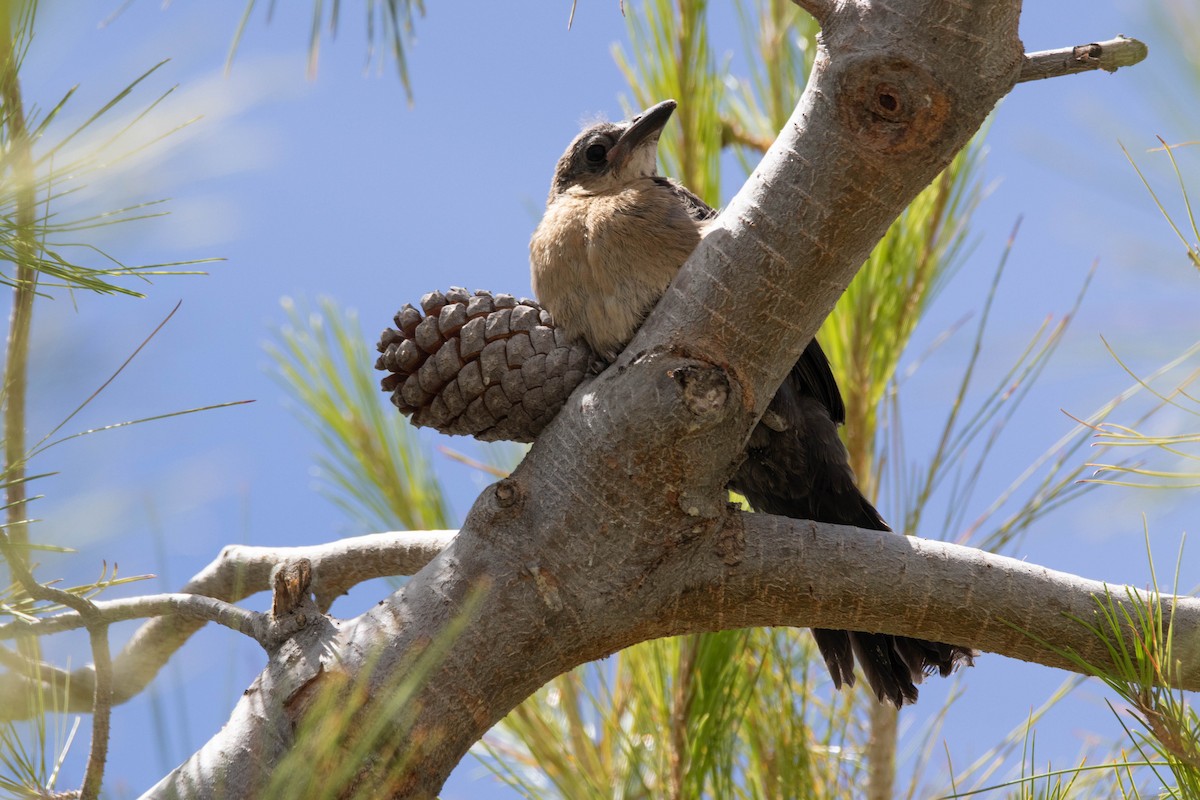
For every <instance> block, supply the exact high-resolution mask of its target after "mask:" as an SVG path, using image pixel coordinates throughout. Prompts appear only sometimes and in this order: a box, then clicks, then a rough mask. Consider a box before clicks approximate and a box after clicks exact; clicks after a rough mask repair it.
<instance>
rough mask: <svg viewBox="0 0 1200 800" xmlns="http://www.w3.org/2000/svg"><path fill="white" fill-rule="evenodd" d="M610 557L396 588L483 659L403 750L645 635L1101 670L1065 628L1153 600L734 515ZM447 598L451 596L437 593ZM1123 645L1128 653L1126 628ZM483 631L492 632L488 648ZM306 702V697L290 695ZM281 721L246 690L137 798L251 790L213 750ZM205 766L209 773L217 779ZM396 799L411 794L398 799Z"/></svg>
mask: <svg viewBox="0 0 1200 800" xmlns="http://www.w3.org/2000/svg"><path fill="white" fill-rule="evenodd" d="M477 510H478V509H477ZM474 513H475V512H473V514H474ZM589 533H593V532H585V531H578V530H576V531H572V532H571V534H570V535H571V536H573V537H586V536H587V535H588V534H589ZM624 544H625V549H626V550H627V551H628V552H627V556H628V559H627V562H626V563H625V564H623V565H622V564H617V563H614V562H612V561H603V560H600V559H597V563H598V564H603V565H604V567H603V568H600V567H597V566H593V568H592V569H591V570H590V573H591V575H590V577H588V576H587V575H584V573H585V572H588V570H587V568H586V565H585V564H580V563H564V562H562V561H560V560H557V559H554V558H553V557H552V556H551V555H550V554H546V555H547V557H546V558H545V559H543V560H542V562H541V563H536V564H521V563H519V562H518V563H514V562H513V558H514V554H513V552H512V551H513V549H514V548H513V547H512V543H511V542H510V541H507V540H506V539H504V538H503V537H498V538H495V539H489V540H488V541H483V540H481V539H480V538H478V537H468V538H463V537H460V538H459V539H457V540H455V541H454V542H453V543H452V544H451V545H450V546H449V547H448V548H447V550H446V551H445V552H444V553H442V554H441V555H440V556H439V557H438V558H437V559H436V560H435V561H434V562H433V563H431V564H430V565H429V567H427V568H426V569H425V570H422V571H421V572H420V573H419V574H418V575H417V576H416V577H414V578H413V581H412V582H411V583H410V585H409V588H408V589H406V590H405V592H413V593H415V594H416V596H417V597H424V596H430V595H429V594H428V593H434V595H435V596H438V597H439V598H440V603H441V605H442V606H443V608H444V613H446V614H447V615H448V616H450V617H454V616H455V615H456V614H457V613H458V612H460V611H461V610H462V606H461V605H460V604H459V603H458V602H457V601H458V600H459V599H461V598H463V597H464V596H465V595H462V594H459V593H458V592H457V591H454V590H453V586H454V585H456V584H461V583H471V584H474V585H475V586H480V585H485V584H486V585H487V586H488V587H489V588H488V589H487V590H486V596H485V597H484V598H483V600H482V601H481V602H480V603H479V604H478V606H477V608H478V610H479V612H478V613H477V615H475V616H474V617H472V618H470V619H463V618H461V617H460V618H458V624H460V625H465V626H467V628H468V630H469V629H470V628H472V627H482V628H485V629H486V630H487V631H488V632H489V633H490V636H489V642H490V646H475V647H464V648H461V649H460V648H458V647H455V648H454V649H453V651H451V652H450V653H448V654H447V655H446V657H445V658H444V659H443V660H442V661H441V663H439V664H437V665H436V667H435V669H434V671H433V674H432V675H431V676H430V678H429V683H430V685H431V686H436V687H438V691H437V692H436V694H437V696H438V697H440V698H442V702H440V703H439V704H438V705H439V712H438V716H437V717H436V719H437V720H438V722H437V723H436V724H430V725H429V726H428V727H423V728H422V729H421V730H422V731H423V732H422V734H421V736H420V737H419V738H422V739H423V740H424V739H425V738H429V739H432V740H436V741H437V742H438V743H439V744H440V745H441V747H439V748H438V750H439V752H441V751H442V750H443V749H444V748H448V749H449V750H450V751H452V752H454V753H457V754H460V753H459V749H460V748H461V750H462V752H465V749H466V748H467V747H469V745H470V744H471V743H472V742H474V741H475V740H476V739H477V738H478V737H479V736H482V735H483V733H484V732H486V731H487V729H488V728H490V727H491V725H492V724H494V723H495V722H496V721H498V719H499V718H500V717H501V716H503V715H504V713H506V712H507V711H508V709H509V708H511V707H513V706H515V705H516V704H517V703H518V702H520V701H521V700H523V699H524V698H525V697H526V696H527V695H528V694H530V693H532V692H533V691H534V690H535V689H537V688H538V687H539V686H541V685H542V684H543V683H544V682H546V681H547V680H549V679H550V678H552V677H554V676H555V675H558V674H561V673H562V672H565V671H567V670H568V669H571V668H572V667H575V666H577V665H578V664H581V663H585V662H586V661H589V660H593V659H596V658H599V657H602V656H604V655H607V654H608V653H612V652H614V651H616V650H619V649H621V648H624V647H627V646H629V645H632V644H634V643H637V642H640V641H645V640H647V639H653V638H658V637H662V636H678V635H684V634H692V633H701V632H704V631H712V630H724V629H730V628H741V627H750V626H770V625H787V626H793V627H807V626H819V627H827V628H837V629H846V628H848V629H853V630H869V631H882V632H886V633H893V634H899V635H905V636H916V637H920V638H926V639H934V640H943V639H949V640H951V641H955V642H959V643H962V644H966V645H971V646H974V647H978V648H980V649H983V650H986V651H989V652H992V653H999V654H1002V655H1006V656H1009V657H1012V658H1019V659H1021V660H1024V661H1031V662H1035V663H1039V664H1044V665H1046V666H1051V667H1056V668H1061V669H1068V670H1076V669H1077V667H1076V666H1075V665H1074V664H1073V663H1072V662H1071V661H1070V660H1069V659H1067V658H1065V657H1063V656H1062V655H1060V654H1059V653H1058V652H1056V651H1054V650H1051V649H1049V648H1048V647H1047V646H1045V645H1044V644H1042V643H1041V642H1039V641H1038V640H1037V639H1034V638H1033V637H1031V636H1030V635H1028V634H1026V633H1024V632H1023V631H1036V632H1037V634H1038V636H1039V637H1040V638H1041V639H1043V640H1047V641H1052V642H1054V643H1055V644H1056V645H1057V646H1058V647H1059V648H1061V649H1064V650H1071V651H1074V652H1076V653H1079V654H1080V655H1081V656H1083V657H1084V658H1085V659H1086V660H1088V661H1089V662H1091V663H1093V664H1097V665H1101V666H1103V665H1108V664H1111V661H1110V656H1109V651H1108V650H1107V649H1106V648H1105V646H1104V644H1103V643H1102V642H1100V641H1099V640H1097V639H1096V637H1095V636H1094V635H1093V634H1092V633H1091V632H1090V631H1089V630H1088V629H1087V628H1086V627H1085V625H1084V624H1082V622H1089V621H1094V620H1095V619H1096V616H1097V605H1096V599H1097V598H1104V597H1106V592H1107V593H1108V594H1109V595H1110V596H1111V597H1112V598H1113V599H1114V601H1115V602H1117V603H1118V604H1126V603H1127V602H1128V601H1127V599H1126V597H1127V595H1126V592H1127V591H1128V592H1132V593H1133V596H1134V597H1136V598H1138V602H1143V603H1149V602H1151V601H1152V599H1153V598H1152V597H1151V596H1150V595H1148V594H1147V593H1145V592H1140V591H1137V590H1134V589H1128V588H1127V587H1109V586H1107V585H1106V584H1104V583H1100V582H1098V581H1090V580H1085V579H1083V578H1079V577H1077V576H1074V575H1070V574H1067V573H1063V572H1057V571H1055V570H1050V569H1046V568H1044V567H1039V566H1037V565H1035V564H1029V563H1026V562H1023V561H1018V560H1016V559H1013V558H1007V557H1004V556H997V555H993V554H990V553H986V552H983V551H979V550H974V549H972V548H968V547H962V546H959V545H954V544H949V543H945V542H935V541H929V540H924V539H918V538H915V537H906V536H898V535H895V534H892V533H888V532H881V531H872V530H864V529H858V528H847V527H843V526H838V525H827V524H821V523H815V522H807V521H800V520H793V519H788V518H785V517H774V516H770V515H766V514H748V513H740V512H739V513H735V514H732V515H731V516H730V517H729V519H728V521H727V523H726V525H725V526H723V527H722V528H720V529H717V530H709V531H705V532H703V533H701V534H699V535H694V536H691V537H687V538H684V539H675V540H672V539H670V538H667V539H666V540H660V541H657V542H652V541H641V542H635V543H630V542H626V543H624ZM620 549H622V548H621V547H619V546H616V547H613V548H612V550H614V551H618V550H620ZM647 551H649V552H647ZM656 551H657V552H659V553H660V555H661V554H663V553H666V554H667V557H664V558H661V559H660V563H659V564H658V565H657V567H656V568H651V569H652V577H648V575H647V573H646V570H647V558H648V556H649V555H650V552H656ZM606 555H610V554H606ZM610 568H612V569H611V570H610ZM535 575H536V577H535ZM581 576H582V577H583V578H584V580H585V581H588V580H590V581H593V582H595V583H596V586H594V587H593V589H596V588H597V587H599V586H604V587H607V590H601V591H592V592H590V593H585V592H579V591H577V587H574V586H572V583H573V582H574V581H576V580H578V579H579V578H580V577H581ZM639 577H640V578H642V579H643V580H640V581H639V580H638V578H639ZM451 581H452V582H451ZM514 587H515V588H516V591H515V592H514V591H513V588H514ZM447 591H451V592H452V593H451V594H444V592H447ZM401 594H403V593H401ZM1162 602H1163V604H1164V605H1166V606H1168V609H1167V611H1164V618H1167V617H1168V613H1167V612H1168V611H1170V612H1173V620H1174V651H1173V652H1174V654H1175V657H1176V659H1177V666H1178V667H1179V671H1178V673H1177V677H1178V685H1179V687H1180V688H1183V689H1188V690H1196V689H1200V599H1196V598H1164V599H1163V600H1162ZM522 609H528V613H531V614H532V615H533V616H534V617H537V618H538V619H539V620H540V622H538V623H530V622H524V621H523V625H524V627H523V628H522V629H521V630H522V631H523V634H522V635H521V636H520V637H515V636H514V635H513V631H512V630H510V629H509V627H508V626H507V625H506V624H505V623H506V620H505V619H504V616H505V615H506V614H507V613H509V612H510V611H511V612H514V613H519V614H520V615H521V616H522V618H524V617H525V615H526V613H527V612H526V611H524V610H522ZM897 609H902V611H900V612H897V611H896V610H897ZM397 610H398V606H397V604H396V603H395V602H389V603H387V604H384V605H383V606H380V607H377V609H376V610H373V611H371V612H368V613H367V614H365V615H363V616H362V617H360V618H359V619H357V620H355V621H352V622H348V623H347V622H343V623H340V624H339V628H340V629H341V630H342V635H341V637H340V638H339V640H338V641H337V642H336V643H335V642H331V641H329V640H326V639H321V640H320V641H321V646H320V654H319V655H317V656H315V657H317V658H319V659H320V663H321V665H322V669H323V670H324V671H326V672H332V671H334V670H345V671H346V672H348V673H349V674H357V673H356V670H360V669H364V668H365V667H366V665H367V664H368V663H369V662H370V663H373V659H375V658H376V657H377V651H376V650H372V648H371V647H369V646H367V643H369V642H379V641H391V640H392V639H393V638H395V637H399V639H400V640H401V641H402V642H408V641H411V640H412V637H413V635H414V634H413V632H412V630H411V629H412V627H413V626H414V624H415V620H412V619H411V618H408V617H401V618H397V617H396V612H397ZM1128 633H1129V636H1130V639H1131V640H1132V637H1133V636H1134V635H1135V633H1136V632H1128ZM497 634H502V635H503V637H504V638H503V641H502V642H501V641H498V640H497V638H496V635H497ZM418 635H419V634H418ZM476 644H478V643H477V642H476ZM387 658H388V656H387V655H385V656H384V659H385V660H386V659H387ZM307 669H308V673H307V674H308V675H309V680H311V681H319V680H320V679H319V677H318V673H319V672H320V671H321V670H318V669H316V668H314V667H313V666H312V665H311V664H310V666H309V667H308V668H307ZM281 675H282V673H281V672H280V671H279V670H278V669H277V668H275V667H273V668H271V669H268V670H267V672H265V673H264V674H263V676H262V677H261V678H260V679H259V680H260V685H259V689H262V690H264V691H265V686H264V685H263V683H262V682H269V681H275V680H282V678H281V677H279V676H281ZM271 676H276V677H271ZM359 677H360V679H361V680H364V681H367V682H368V683H369V685H370V686H371V688H370V690H368V691H367V694H373V693H374V691H375V690H376V687H377V686H382V685H386V684H387V682H388V681H389V680H393V679H394V676H390V675H389V671H388V670H387V669H386V664H383V663H380V664H378V668H377V669H371V670H367V671H365V672H363V673H361V674H360V675H359ZM464 678H465V680H464ZM468 686H469V687H470V688H469V689H468V688H467V687H468ZM292 691H294V689H293V690H292ZM830 691H832V689H831V690H830ZM312 692H313V690H312V688H311V686H310V688H309V690H308V693H309V694H311V693H312ZM464 692H465V694H464ZM297 713H299V712H298V711H297V710H296V709H294V708H293V709H291V710H290V711H285V710H284V709H282V708H279V709H275V710H274V711H273V712H272V711H268V710H264V708H263V701H262V696H261V694H260V693H259V692H250V693H247V696H246V697H245V698H243V700H242V701H241V702H240V703H239V705H238V708H237V709H236V710H235V711H234V714H233V717H232V718H231V721H230V723H229V724H227V725H226V726H225V727H224V728H223V729H222V731H221V732H220V733H219V734H218V735H217V736H216V737H214V739H213V740H211V741H210V742H209V743H208V744H207V745H206V746H205V748H204V749H203V750H201V751H200V752H199V753H197V754H196V755H195V756H193V757H192V759H190V760H189V761H188V762H187V763H185V764H184V765H182V766H181V767H180V768H179V769H178V770H177V771H176V772H175V773H173V774H172V775H170V776H168V777H167V778H165V779H164V780H163V782H161V783H160V784H159V786H158V787H156V788H155V789H154V790H152V791H151V792H149V793H148V795H147V796H148V797H159V796H171V795H170V792H172V791H176V790H180V789H181V787H205V786H208V787H212V786H220V787H221V789H220V791H223V792H227V793H230V794H229V795H227V796H253V794H254V791H255V788H256V786H258V785H259V784H258V783H257V781H259V780H261V779H262V777H263V776H262V775H261V774H257V770H258V769H259V768H260V767H259V764H258V763H257V762H256V763H254V764H251V763H248V762H245V761H241V762H239V763H237V764H231V763H230V762H229V761H228V760H224V759H221V758H217V757H216V755H217V754H218V753H224V754H228V753H236V752H242V751H243V749H244V748H247V747H250V746H251V743H252V742H261V741H263V739H264V737H265V736H266V735H267V733H268V732H269V731H278V730H280V729H282V728H284V727H286V725H287V720H289V719H292V718H293V715H295V714H297ZM272 735H274V734H272ZM451 745H453V746H451ZM288 746H289V742H286V741H285V742H282V743H278V747H279V748H280V750H281V751H286V750H287V749H288ZM255 752H257V751H255ZM456 762H457V755H454V756H447V755H446V754H445V753H444V752H442V754H441V756H440V757H436V758H435V757H433V756H430V760H426V761H423V762H421V766H420V768H419V769H420V770H421V771H422V773H423V772H424V770H428V769H431V768H435V767H436V768H438V769H442V768H443V767H444V768H445V769H447V770H448V769H449V767H452V766H453V764H454V763H456ZM214 771H219V772H220V780H217V778H216V774H215V772H214ZM392 779H393V780H394V776H392ZM430 784H432V780H431V781H430ZM418 785H421V786H427V785H428V784H412V786H413V788H414V789H415V787H416V786H418ZM429 791H433V790H432V789H430V790H429ZM182 796H184V797H211V796H215V795H213V794H206V793H204V792H198V793H191V792H184V794H183V795H182ZM413 796H426V795H425V794H423V793H422V792H417V791H414V792H413Z"/></svg>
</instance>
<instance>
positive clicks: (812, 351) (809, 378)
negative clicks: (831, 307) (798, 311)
mask: <svg viewBox="0 0 1200 800" xmlns="http://www.w3.org/2000/svg"><path fill="white" fill-rule="evenodd" d="M787 382H788V383H792V384H794V385H795V389H796V390H797V391H798V392H799V393H801V394H807V395H809V396H811V397H815V398H816V399H817V400H820V401H821V405H823V406H825V408H827V409H828V410H829V417H830V419H832V420H833V423H834V424H835V425H843V424H845V422H846V405H845V403H843V402H842V393H841V391H840V390H839V389H838V385H837V381H836V380H835V379H834V377H833V370H832V369H831V368H830V367H829V359H828V358H826V357H825V351H824V350H822V349H821V345H820V343H819V342H818V341H817V340H816V339H813V340H812V341H811V342H809V343H808V347H806V348H804V352H803V353H801V354H800V360H799V361H797V362H796V366H794V367H792V371H791V372H790V373H788V376H787Z"/></svg>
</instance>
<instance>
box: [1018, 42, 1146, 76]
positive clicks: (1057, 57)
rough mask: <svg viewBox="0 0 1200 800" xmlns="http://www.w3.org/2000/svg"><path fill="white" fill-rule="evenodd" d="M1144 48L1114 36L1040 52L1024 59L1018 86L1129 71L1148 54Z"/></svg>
mask: <svg viewBox="0 0 1200 800" xmlns="http://www.w3.org/2000/svg"><path fill="white" fill-rule="evenodd" d="M1149 52H1150V51H1149V49H1148V48H1147V47H1146V45H1145V44H1143V43H1142V42H1140V41H1138V40H1137V39H1129V38H1126V37H1124V36H1118V37H1117V38H1116V39H1109V40H1108V41H1107V42H1092V43H1090V44H1080V45H1076V46H1075V47H1063V48H1060V49H1058V50H1042V51H1039V52H1037V53H1030V54H1028V55H1027V56H1025V63H1024V64H1023V65H1022V66H1021V74H1020V76H1019V77H1018V78H1017V82H1018V83H1023V82H1025V81H1039V80H1042V79H1044V78H1057V77H1059V76H1061V75H1074V74H1076V73H1079V72H1090V71H1092V70H1096V69H1102V70H1104V71H1105V72H1116V71H1117V70H1118V69H1120V68H1121V67H1131V66H1133V65H1134V64H1137V63H1138V62H1140V61H1142V60H1143V59H1145V58H1146V56H1147V54H1148V53H1149Z"/></svg>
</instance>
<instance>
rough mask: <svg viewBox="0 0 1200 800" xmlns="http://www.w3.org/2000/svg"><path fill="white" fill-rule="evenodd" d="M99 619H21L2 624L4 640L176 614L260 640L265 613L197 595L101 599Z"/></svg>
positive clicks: (97, 603)
mask: <svg viewBox="0 0 1200 800" xmlns="http://www.w3.org/2000/svg"><path fill="white" fill-rule="evenodd" d="M93 605H95V616H94V619H93V620H91V621H88V620H84V618H83V616H82V615H80V614H79V612H77V611H69V612H66V613H63V614H55V615H54V616H52V617H41V618H39V619H37V620H34V621H32V622H27V621H25V620H17V621H15V622H8V623H5V624H4V625H0V639H16V638H18V637H20V636H46V635H48V634H52V633H62V632H64V631H73V630H78V629H79V628H86V627H87V626H88V625H89V624H90V623H94V622H96V621H99V622H103V623H105V624H111V623H113V622H122V621H124V620H129V619H144V618H146V617H157V616H165V615H174V616H179V617H185V618H188V619H194V620H202V621H205V622H216V623H217V624H219V625H223V626H225V627H226V628H229V629H231V630H235V631H237V632H238V633H244V634H246V635H247V636H250V637H252V638H256V639H257V638H258V629H259V627H260V625H259V623H258V621H257V620H258V618H259V617H261V616H262V615H261V614H258V613H257V612H254V611H247V610H245V609H243V608H238V607H237V606H235V605H232V604H230V603H226V602H223V601H221V600H215V599H213V598H211V597H203V596H201V595H194V594H152V595H143V596H140V597H127V598H122V599H120V600H97V601H95V602H94V603H93Z"/></svg>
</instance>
